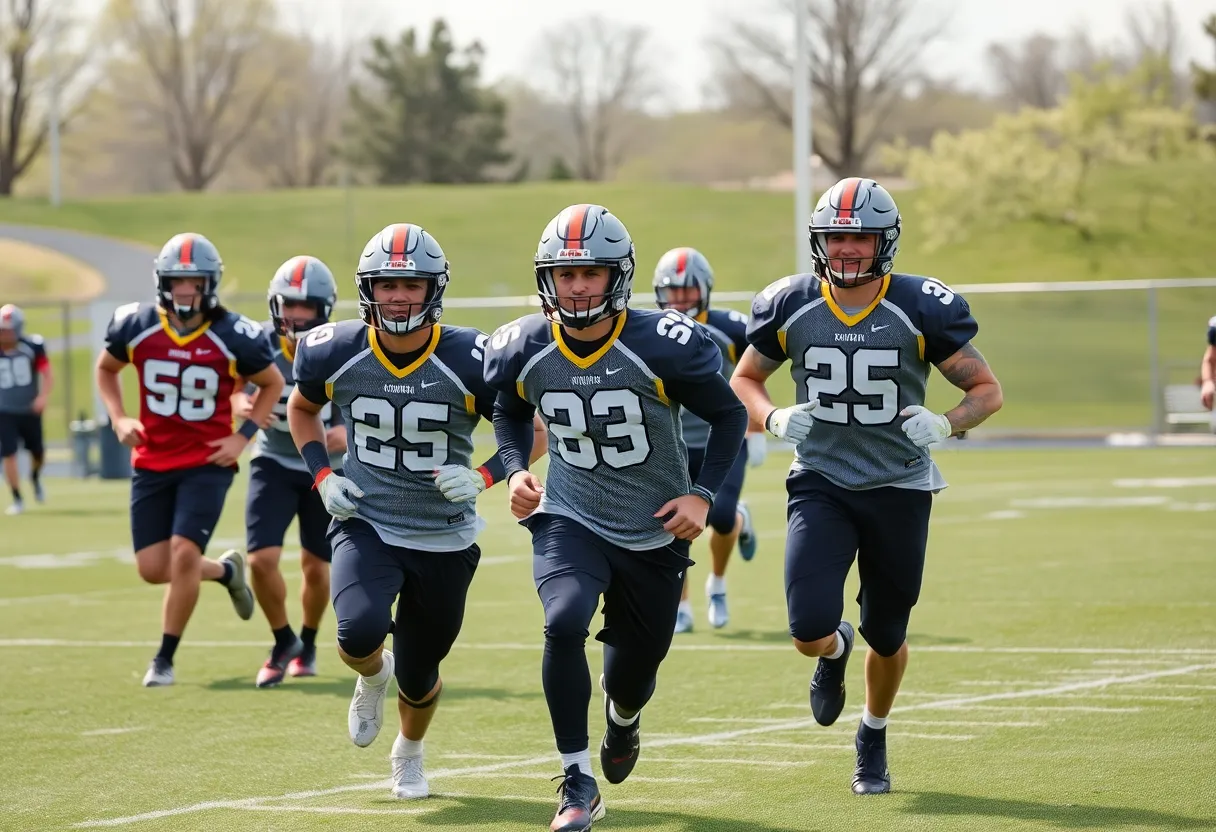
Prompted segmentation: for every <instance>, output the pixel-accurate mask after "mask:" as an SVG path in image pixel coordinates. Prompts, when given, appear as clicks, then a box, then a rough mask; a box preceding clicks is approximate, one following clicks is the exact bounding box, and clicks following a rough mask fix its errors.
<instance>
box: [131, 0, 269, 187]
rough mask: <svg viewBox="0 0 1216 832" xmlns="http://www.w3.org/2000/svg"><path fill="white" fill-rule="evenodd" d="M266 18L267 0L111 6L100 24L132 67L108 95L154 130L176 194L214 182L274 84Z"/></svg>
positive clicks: (159, 0) (155, 0)
mask: <svg viewBox="0 0 1216 832" xmlns="http://www.w3.org/2000/svg"><path fill="white" fill-rule="evenodd" d="M187 5H189V7H190V12H189V13H187V11H186V9H185V8H184V7H185V6H187ZM274 14H275V12H274V6H273V4H272V3H271V2H270V0H192V2H190V3H188V4H187V3H184V2H182V0H110V6H109V23H110V25H111V26H112V28H113V32H114V35H115V37H116V39H117V41H118V42H119V44H120V45H121V46H122V47H124V48H125V51H126V55H127V56H130V57H131V58H133V59H134V62H135V64H136V65H137V66H127V67H125V69H126V71H125V72H123V71H117V72H116V73H115V74H116V80H117V82H118V83H117V91H118V92H119V94H120V96H121V97H122V98H123V99H125V100H126V103H127V104H128V105H129V106H132V107H138V108H142V109H144V110H145V111H146V112H147V113H148V115H150V116H151V117H152V118H153V119H154V120H155V122H156V123H158V124H160V125H161V126H162V129H163V130H164V137H165V141H166V143H167V144H168V146H169V148H170V150H171V152H172V157H173V174H174V176H175V178H176V179H177V181H178V183H179V184H180V185H181V187H182V188H184V189H186V190H190V191H200V190H203V189H204V188H206V187H207V185H208V184H210V183H211V181H212V180H214V179H215V177H216V176H217V175H219V173H220V171H221V170H223V167H224V165H225V163H226V162H227V161H228V159H229V157H230V156H231V155H232V153H233V151H234V150H236V149H237V147H239V146H240V145H241V144H242V142H244V141H245V139H246V138H247V137H248V135H249V133H250V131H251V130H252V129H253V127H254V124H255V123H256V121H257V119H258V117H259V116H260V115H261V111H262V108H263V106H264V105H265V103H266V101H267V99H268V98H269V96H270V94H271V91H272V90H273V89H274V88H275V85H276V84H277V83H278V82H279V81H280V80H281V78H282V76H283V74H284V72H285V66H284V60H283V57H282V56H280V55H279V54H278V53H277V52H276V50H275V49H274V46H273V44H274V36H273V29H272V27H273V23H274ZM119 69H120V70H121V68H119Z"/></svg>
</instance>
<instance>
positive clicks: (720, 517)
mask: <svg viewBox="0 0 1216 832" xmlns="http://www.w3.org/2000/svg"><path fill="white" fill-rule="evenodd" d="M713 288H714V272H713V269H712V268H710V265H709V260H707V259H706V258H705V255H703V254H701V252H699V251H697V250H696V249H695V248H673V249H672V250H671V251H669V252H667V253H666V254H664V255H663V256H662V257H660V258H659V263H658V265H657V266H655V270H654V293H655V302H656V303H657V305H658V307H659V308H660V309H674V310H676V311H677V312H682V313H684V314H685V315H687V316H688V317H690V318H692V319H693V320H695V321H696V322H697V323H699V324H700V325H701V326H703V327H704V328H705V331H706V332H707V333H708V334H709V337H710V338H712V339H713V341H714V343H715V344H717V345H718V350H719V351H720V352H721V353H722V375H723V377H725V378H730V374H731V373H733V372H734V370H735V364H736V363H737V362H738V361H739V356H740V355H742V354H743V351H744V350H745V349H747V316H746V315H743V314H740V313H739V312H736V311H734V310H733V309H711V308H710V295H711V293H712V292H713ZM680 422H681V427H682V429H683V433H684V444H685V445H687V446H688V475H689V476H690V477H691V478H692V479H693V480H694V481H695V480H696V479H697V475H698V474H699V473H700V471H701V465H702V463H704V461H705V443H706V442H707V441H708V440H709V424H708V423H707V422H706V421H705V420H704V419H702V418H701V417H699V416H697V415H696V414H695V413H693V412H692V411H691V410H689V409H688V408H681V409H680ZM766 441H767V440H766V438H765V435H764V433H763V432H762V431H756V432H752V433H749V434H748V436H747V444H746V446H745V448H744V450H741V451H740V452H739V458H738V459H736V460H735V464H734V465H732V466H731V469H730V473H729V474H727V475H726V481H725V482H723V483H722V487H721V488H719V489H718V493H717V494H716V495H714V505H713V508H711V509H710V510H709V553H710V556H711V558H712V562H711V564H710V573H709V577H708V578H706V580H705V598H706V615H707V617H708V618H709V624H710V626H711V627H713V628H714V629H718V628H720V627H725V626H726V624H727V622H728V621H730V612H729V610H728V608H727V606H726V565H727V563H729V562H730V553H731V552H732V551H734V548H735V543H736V542H737V543H738V544H739V554H740V555H741V556H742V557H743V559H744V560H751V559H752V558H753V557H754V556H755V554H756V530H755V528H754V527H753V526H752V514H751V512H750V511H748V508H747V505H746V504H745V503H744V502H743V501H741V500H740V499H739V494H740V492H741V491H742V490H743V473H744V468H745V466H746V464H747V463H750V464H751V465H753V466H756V465H762V464H763V463H764V457H765V454H766V453H767V448H766V446H765V442H766ZM688 586H689V575H688V574H687V573H685V575H684V590H683V592H682V594H681V595H680V609H679V611H678V612H677V613H676V632H677V633H687V632H690V631H691V630H692V623H693V617H692V603H691V602H690V601H689V600H688Z"/></svg>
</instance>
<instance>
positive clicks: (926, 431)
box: [899, 404, 954, 448]
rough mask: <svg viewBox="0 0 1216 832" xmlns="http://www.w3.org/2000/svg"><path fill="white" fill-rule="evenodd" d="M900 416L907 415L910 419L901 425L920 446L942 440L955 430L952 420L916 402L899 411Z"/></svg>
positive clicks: (914, 442) (917, 445) (913, 441)
mask: <svg viewBox="0 0 1216 832" xmlns="http://www.w3.org/2000/svg"><path fill="white" fill-rule="evenodd" d="M899 415H900V416H907V417H908V421H906V422H904V423H903V424H902V425H900V427H902V428H903V430H904V433H905V434H907V436H908V438H909V439H911V440H912V444H914V445H916V447H918V448H923V447H925V446H926V445H932V444H933V443H934V442H941V441H942V440H943V439H945V438H946V437H948V436H949V435H950V434H951V433H953V432H954V428H952V427H951V426H950V420H949V419H947V418H946V417H945V416H943V415H942V414H940V413H934V412H933V411H932V410H930V409H929V408H927V407H921V406H920V405H918V404H914V405H912V406H911V407H905V408H904V409H903V410H901V411H899Z"/></svg>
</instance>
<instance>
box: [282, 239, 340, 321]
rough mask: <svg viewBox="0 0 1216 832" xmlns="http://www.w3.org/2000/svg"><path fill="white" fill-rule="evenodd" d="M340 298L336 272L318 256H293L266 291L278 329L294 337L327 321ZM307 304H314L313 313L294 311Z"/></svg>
mask: <svg viewBox="0 0 1216 832" xmlns="http://www.w3.org/2000/svg"><path fill="white" fill-rule="evenodd" d="M337 302H338V284H337V281H336V280H334V275H333V272H331V271H330V270H329V267H328V266H326V265H325V264H324V263H323V262H321V261H320V260H318V259H317V258H316V257H307V256H300V257H292V258H291V259H290V260H288V261H286V262H285V263H283V265H281V266H279V268H278V270H277V271H276V272H275V273H274V277H272V278H271V279H270V288H269V289H268V290H267V292H266V303H267V306H268V307H269V308H270V320H271V321H272V322H273V323H274V327H275V330H276V331H277V332H278V333H279V334H280V335H282V336H283V337H285V338H290V339H293V340H294V339H296V338H298V337H299V336H300V335H302V334H304V333H305V332H308V331H309V330H311V329H315V328H316V327H318V326H321V325H322V324H325V323H328V322H329V318H330V315H332V314H333V311H334V305H335V304H336V303H337ZM305 304H307V305H308V306H311V307H312V310H313V314H312V315H311V316H307V317H306V316H304V315H300V314H298V313H296V312H295V311H294V310H300V309H301V308H302V307H304V306H305ZM288 312H291V313H292V314H287V313H288Z"/></svg>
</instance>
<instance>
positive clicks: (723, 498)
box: [705, 451, 747, 630]
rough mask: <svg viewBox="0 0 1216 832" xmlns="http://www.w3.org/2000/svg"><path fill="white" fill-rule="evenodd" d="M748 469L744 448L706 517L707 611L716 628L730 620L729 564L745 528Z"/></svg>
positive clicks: (723, 625)
mask: <svg viewBox="0 0 1216 832" xmlns="http://www.w3.org/2000/svg"><path fill="white" fill-rule="evenodd" d="M746 469H747V452H746V451H741V452H740V453H739V456H738V458H737V459H736V460H735V464H734V465H732V466H731V469H730V472H729V473H728V474H727V475H726V480H725V481H724V482H723V483H722V487H721V488H719V489H718V493H717V494H715V495H714V504H713V506H712V507H711V508H710V509H709V516H708V518H707V523H708V525H709V554H710V558H711V564H710V573H709V577H708V578H707V579H706V581H705V599H706V602H707V603H706V615H707V616H708V618H709V625H710V626H711V627H713V628H714V629H715V630H717V629H720V628H722V627H725V626H726V625H727V623H728V622H729V621H730V612H729V610H728V608H727V606H726V565H727V564H728V563H729V562H730V555H731V552H733V551H734V549H735V543H736V541H738V539H739V532H740V531H741V530H742V529H743V517H742V515H740V514H739V512H738V509H737V507H738V504H739V492H740V491H741V490H742V489H743V474H744V471H745V470H746Z"/></svg>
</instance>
